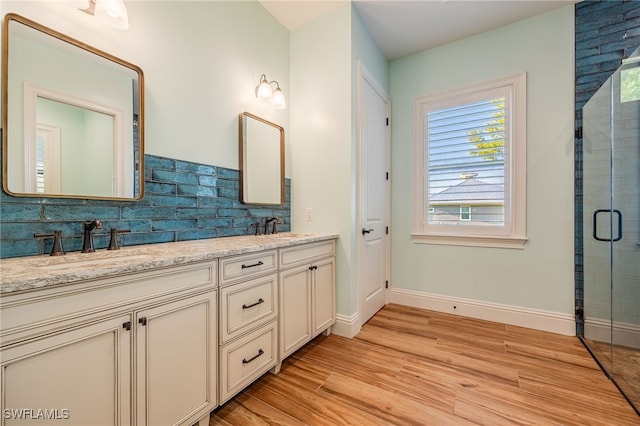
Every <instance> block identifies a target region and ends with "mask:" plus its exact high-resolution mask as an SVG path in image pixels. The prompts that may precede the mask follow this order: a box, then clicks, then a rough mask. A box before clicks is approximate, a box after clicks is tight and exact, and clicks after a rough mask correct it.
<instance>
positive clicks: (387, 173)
mask: <svg viewBox="0 0 640 426" xmlns="http://www.w3.org/2000/svg"><path fill="white" fill-rule="evenodd" d="M384 178H385V180H389V172H385V174H384Z"/></svg>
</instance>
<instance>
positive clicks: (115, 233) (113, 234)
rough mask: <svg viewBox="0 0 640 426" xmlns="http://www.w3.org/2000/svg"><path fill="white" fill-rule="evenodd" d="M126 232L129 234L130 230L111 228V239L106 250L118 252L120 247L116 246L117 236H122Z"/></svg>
mask: <svg viewBox="0 0 640 426" xmlns="http://www.w3.org/2000/svg"><path fill="white" fill-rule="evenodd" d="M127 232H131V230H130V229H116V228H111V239H110V240H109V247H107V250H120V246H118V234H124V233H127Z"/></svg>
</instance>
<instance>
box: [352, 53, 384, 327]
mask: <svg viewBox="0 0 640 426" xmlns="http://www.w3.org/2000/svg"><path fill="white" fill-rule="evenodd" d="M356 78H357V85H356V223H355V229H354V232H355V239H356V282H357V286H356V300H357V304H358V322H357V323H358V330H359V329H360V328H361V327H362V325H363V321H362V312H363V308H362V299H361V294H362V292H363V286H364V284H363V283H362V279H363V278H362V277H364V276H365V274H363V273H362V268H363V267H364V265H363V262H362V259H363V252H364V241H363V240H362V239H361V238H360V235H359V230H360V229H361V228H362V209H361V200H362V186H363V176H362V131H361V124H362V123H361V117H362V111H363V109H364V105H363V102H364V99H363V96H362V91H363V84H365V81H366V82H367V83H368V84H369V85H370V86H371V87H372V88H373V89H374V90H375V91H376V93H377V94H378V95H379V96H380V97H381V98H382V99H383V100H384V101H385V104H386V113H387V117H388V120H389V122H388V124H387V127H386V135H385V138H386V142H387V143H386V145H387V150H386V153H385V157H386V169H387V172H388V174H389V175H388V176H389V178H388V179H387V180H386V183H387V185H386V191H387V200H386V219H387V223H388V224H389V225H387V226H388V227H389V232H388V233H387V234H386V236H385V253H386V256H385V279H386V281H387V283H388V282H389V281H390V279H391V248H390V245H391V244H390V242H391V226H390V223H391V97H390V96H389V94H388V93H387V92H386V90H385V89H384V88H383V87H382V86H381V85H380V83H378V81H377V80H376V79H375V77H374V76H373V74H372V73H371V72H370V71H369V70H368V69H367V68H366V66H365V65H364V64H363V63H362V62H361V61H360V60H358V61H357V77H356ZM387 303H389V288H388V287H387V289H386V290H385V305H386V304H387ZM356 332H357V331H356ZM354 334H355V333H354Z"/></svg>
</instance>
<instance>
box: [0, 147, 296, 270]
mask: <svg viewBox="0 0 640 426" xmlns="http://www.w3.org/2000/svg"><path fill="white" fill-rule="evenodd" d="M239 194H240V174H239V171H238V170H233V169H227V168H223V167H215V166H208V165H203V164H197V163H192V162H187V161H180V160H174V159H170V158H163V157H157V156H153V155H145V190H144V198H143V199H142V200H140V201H101V200H83V199H71V198H39V197H35V198H32V197H12V196H10V195H8V194H6V193H4V192H2V194H0V257H3V258H6V257H18V256H28V255H37V254H41V253H48V252H49V251H50V250H51V244H52V241H50V240H49V241H44V242H41V241H39V240H36V239H35V238H34V237H33V234H34V233H49V232H53V231H56V230H60V231H62V236H63V246H64V249H65V250H66V251H67V252H72V251H79V250H81V248H82V222H83V221H84V220H93V219H99V220H101V221H102V223H103V229H102V230H96V231H94V244H95V247H96V249H102V248H106V247H107V246H108V244H109V229H110V228H118V229H130V230H131V232H130V233H126V234H122V235H121V236H120V237H119V238H120V242H121V243H122V244H124V245H125V246H129V245H138V244H154V243H163V242H171V241H183V240H198V239H203V238H216V237H226V236H234V235H248V234H253V233H254V232H255V226H253V224H255V223H256V222H258V221H261V222H264V218H265V217H271V216H277V217H278V218H280V222H282V224H280V225H278V229H279V230H280V231H289V230H290V226H291V225H290V223H291V221H290V219H291V204H290V201H291V198H290V194H291V182H290V180H289V179H287V181H286V191H285V195H286V203H285V205H284V206H275V207H274V206H251V205H245V204H242V203H240V199H239Z"/></svg>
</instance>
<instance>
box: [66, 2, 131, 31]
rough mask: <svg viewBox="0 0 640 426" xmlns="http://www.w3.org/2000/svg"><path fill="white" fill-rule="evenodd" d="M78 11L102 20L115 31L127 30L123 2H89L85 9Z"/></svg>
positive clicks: (127, 20) (127, 22) (127, 16)
mask: <svg viewBox="0 0 640 426" xmlns="http://www.w3.org/2000/svg"><path fill="white" fill-rule="evenodd" d="M78 10H81V11H82V12H84V13H87V14H89V15H92V16H96V17H98V18H100V19H102V20H103V21H104V22H106V23H107V24H109V25H110V26H112V27H113V28H115V29H118V30H126V29H127V28H129V15H128V14H127V7H126V6H125V5H124V0H89V6H88V7H87V8H85V9H80V8H78Z"/></svg>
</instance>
